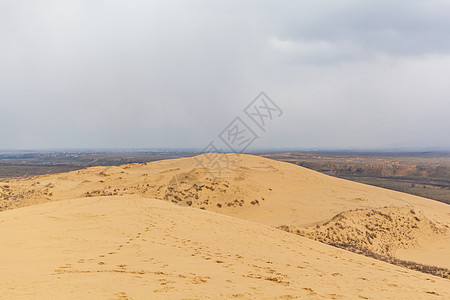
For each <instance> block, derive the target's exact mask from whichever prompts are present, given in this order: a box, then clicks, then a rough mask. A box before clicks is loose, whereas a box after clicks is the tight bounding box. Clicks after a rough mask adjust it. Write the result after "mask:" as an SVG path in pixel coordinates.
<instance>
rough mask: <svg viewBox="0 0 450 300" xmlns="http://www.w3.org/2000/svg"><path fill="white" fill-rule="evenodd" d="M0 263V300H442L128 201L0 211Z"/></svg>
mask: <svg viewBox="0 0 450 300" xmlns="http://www.w3.org/2000/svg"><path fill="white" fill-rule="evenodd" d="M0 255H1V263H2V267H1V268H0V282H1V284H0V295H1V298H2V299H5V298H6V299H9V298H24V299H29V298H46V299H49V298H54V299H57V298H78V299H79V298H99V297H101V298H110V299H114V298H116V299H117V298H123V299H126V298H129V299H132V298H139V299H142V298H158V299H163V298H179V299H193V298H213V299H218V298H233V297H235V298H255V297H257V298H270V299H274V298H282V299H292V298H296V297H306V296H313V297H314V298H332V299H339V298H343V297H346V298H352V299H358V298H359V299H386V298H398V297H400V298H403V299H422V298H427V299H449V298H450V282H449V281H448V280H446V279H442V278H438V277H434V276H431V275H426V274H423V273H419V272H416V271H411V270H408V269H404V268H400V267H396V266H393V265H390V264H387V263H383V262H380V261H376V260H373V259H370V258H367V257H364V256H360V255H357V254H354V253H350V252H347V251H343V250H340V249H337V248H333V247H331V246H328V245H324V244H321V243H318V242H315V241H313V240H310V239H307V238H303V237H300V236H297V235H294V234H290V233H286V232H283V231H280V230H277V229H274V228H271V227H268V226H266V225H262V224H256V223H253V222H248V221H245V220H240V219H237V218H233V217H227V216H224V215H220V214H216V213H212V212H207V211H201V210H197V209H192V208H188V207H180V206H177V205H174V204H172V203H170V202H165V201H159V200H151V199H143V198H136V197H118V196H115V197H90V198H82V199H71V200H63V201H58V202H52V203H47V204H42V205H36V206H30V207H26V208H20V209H16V210H10V211H5V212H2V213H0Z"/></svg>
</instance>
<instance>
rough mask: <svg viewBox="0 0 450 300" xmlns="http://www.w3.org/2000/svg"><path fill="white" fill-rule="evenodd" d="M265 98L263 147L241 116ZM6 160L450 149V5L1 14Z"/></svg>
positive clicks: (227, 5)
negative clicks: (36, 154)
mask: <svg viewBox="0 0 450 300" xmlns="http://www.w3.org/2000/svg"><path fill="white" fill-rule="evenodd" d="M260 91H264V92H265V93H266V94H267V95H268V96H269V97H270V98H271V99H272V100H273V101H274V102H275V103H276V104H277V105H278V106H279V107H280V108H281V109H282V110H283V115H282V116H281V117H279V118H274V119H273V120H272V121H270V122H268V124H267V130H266V131H265V132H263V131H261V130H259V131H258V128H253V127H252V126H253V125H255V124H253V123H251V121H250V120H248V119H246V118H245V117H246V115H245V114H244V113H243V109H244V108H245V107H246V106H247V105H248V104H249V103H250V102H251V101H252V100H253V99H254V98H255V97H256V96H257V95H258V94H259V92H260ZM0 113H1V118H0V128H1V139H0V149H36V148H41V149H48V148H174V147H182V148H203V147H204V146H206V145H207V144H208V143H209V142H210V141H211V140H215V139H217V136H218V134H220V133H221V132H222V131H223V130H224V128H226V127H227V125H228V124H229V123H230V122H231V121H232V120H233V119H234V118H235V117H241V120H242V121H243V122H245V123H247V124H248V126H249V127H252V128H253V129H254V131H255V133H256V134H257V135H258V137H259V138H258V139H257V140H256V141H255V142H254V143H253V144H252V148H249V149H261V148H283V147H288V148H299V149H450V1H435V0H427V1H414V0H407V1H400V0H398V1H383V0H376V1H360V0H355V1H346V0H344V1H321V0H314V1H229V0H228V1H171V0H169V1H167V0H164V1H139V0H134V1H125V0H122V1H114V0H108V1H100V0H99V1H58V0H54V1H44V0H41V1H21V0H2V1H0Z"/></svg>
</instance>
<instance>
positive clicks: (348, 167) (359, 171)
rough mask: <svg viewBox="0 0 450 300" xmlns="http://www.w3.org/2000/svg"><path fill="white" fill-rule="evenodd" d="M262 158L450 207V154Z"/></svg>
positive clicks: (292, 154) (278, 155) (302, 154)
mask: <svg viewBox="0 0 450 300" xmlns="http://www.w3.org/2000/svg"><path fill="white" fill-rule="evenodd" d="M262 156H264V157H268V158H272V159H276V160H281V161H285V162H290V163H293V164H296V165H299V166H303V167H306V168H309V169H313V170H316V171H319V172H321V173H325V174H327V175H331V176H336V177H340V178H345V179H348V180H353V181H357V182H361V183H365V184H370V185H374V186H378V187H382V188H386V189H391V190H395V191H400V192H404V193H409V194H413V195H417V196H421V197H425V198H429V199H433V200H437V201H441V202H444V203H448V204H450V153H437V152H436V153H435V152H424V153H382V154H380V153H325V152H315V153H312V152H306V153H305V152H290V153H266V154H263V155H262Z"/></svg>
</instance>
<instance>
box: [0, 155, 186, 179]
mask: <svg viewBox="0 0 450 300" xmlns="http://www.w3.org/2000/svg"><path fill="white" fill-rule="evenodd" d="M192 155H193V154H192V153H187V152H171V153H168V152H150V151H139V152H129V151H126V152H106V151H104V152H30V153H25V152H10V153H1V152H0V179H2V178H3V179H6V178H14V177H27V176H36V175H44V174H54V173H63V172H69V171H75V170H79V169H83V168H87V167H92V166H117V165H123V164H128V163H143V162H149V161H156V160H162V159H170V158H179V157H184V156H192Z"/></svg>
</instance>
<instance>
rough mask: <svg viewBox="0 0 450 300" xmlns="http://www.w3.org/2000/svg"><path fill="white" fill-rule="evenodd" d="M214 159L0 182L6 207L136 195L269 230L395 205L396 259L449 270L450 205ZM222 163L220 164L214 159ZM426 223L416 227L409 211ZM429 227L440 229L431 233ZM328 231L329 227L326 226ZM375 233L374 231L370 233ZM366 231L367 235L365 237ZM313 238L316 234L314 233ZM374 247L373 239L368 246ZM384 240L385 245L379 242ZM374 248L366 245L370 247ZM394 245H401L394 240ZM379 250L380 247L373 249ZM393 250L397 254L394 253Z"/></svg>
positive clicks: (351, 226)
mask: <svg viewBox="0 0 450 300" xmlns="http://www.w3.org/2000/svg"><path fill="white" fill-rule="evenodd" d="M210 158H211V157H209V156H208V155H202V156H198V157H193V158H182V159H174V160H165V161H158V162H152V163H147V164H131V165H124V166H119V167H94V168H88V169H84V170H81V171H75V172H70V173H65V174H55V175H48V176H40V177H35V178H29V179H19V180H10V181H7V182H3V183H0V210H2V209H3V210H4V209H11V208H16V207H21V206H27V205H32V204H37V203H44V202H48V201H54V200H60V199H70V198H77V197H90V196H104V195H134V196H139V197H148V198H157V199H164V200H167V201H170V202H174V203H178V204H180V205H182V206H183V205H184V206H192V207H198V208H203V209H206V210H210V211H215V212H220V213H223V214H226V215H230V216H234V217H238V218H241V219H246V220H250V221H254V222H258V223H262V224H266V225H271V226H280V225H287V226H292V227H294V228H305V227H311V228H313V230H314V228H315V225H323V224H325V223H327V222H328V221H330V220H331V219H332V218H333V217H335V216H336V215H338V214H341V213H346V212H350V211H352V210H355V209H366V210H371V209H377V210H380V209H385V207H388V209H390V210H391V211H392V210H394V212H392V213H393V214H394V215H395V216H396V217H398V218H399V221H398V222H392V223H391V224H385V226H388V227H390V229H391V232H390V233H388V235H389V234H391V235H392V236H391V237H389V236H384V237H383V240H392V238H398V237H405V236H406V239H411V240H414V242H413V243H409V244H408V245H403V246H405V247H394V248H395V250H396V251H391V252H390V253H389V254H390V255H394V256H396V257H398V258H401V259H408V260H414V261H416V262H419V263H423V264H434V265H438V266H442V267H449V262H450V251H449V249H450V233H449V226H450V206H449V205H446V204H443V203H439V202H436V201H431V200H428V199H424V198H421V197H416V196H412V195H408V194H403V193H399V192H395V191H390V190H385V189H381V188H377V187H373V186H368V185H363V184H359V183H355V182H351V181H347V180H342V179H338V178H334V177H331V176H326V175H324V174H321V173H318V172H315V171H312V170H309V169H306V168H302V167H299V166H296V165H292V164H288V163H283V162H278V161H274V160H270V159H265V158H261V157H257V156H251V155H239V154H229V155H220V156H218V157H217V159H219V160H220V162H221V165H222V166H225V165H228V168H227V169H225V170H223V169H221V168H220V167H219V164H215V163H210V162H209V161H208V159H210ZM214 161H217V160H214ZM411 209H413V210H414V211H416V212H417V213H418V214H421V215H423V219H424V220H426V222H421V223H418V224H415V225H417V226H418V230H413V231H411V230H410V227H411V224H410V223H408V222H407V221H408V220H410V219H411V216H410V215H409V211H410V210H411ZM351 216H352V222H350V223H347V224H346V225H348V226H347V229H346V230H345V231H344V232H343V231H342V230H341V231H339V232H335V231H333V230H331V231H329V233H330V234H335V236H332V237H331V240H333V239H339V238H340V237H339V236H340V235H344V236H349V235H351V234H352V232H354V231H357V230H359V228H361V227H362V228H365V227H367V226H370V227H373V226H374V225H376V223H375V224H371V222H372V220H370V219H368V218H367V217H365V215H364V214H360V215H358V214H351ZM427 222H431V224H432V226H435V227H436V228H438V229H439V230H438V231H436V232H433V231H429V230H428V231H427V230H426V228H427V226H428V225H427V224H428V223H427ZM322 228H323V227H322ZM367 233H368V234H372V233H371V232H370V230H367ZM364 234H366V233H364ZM408 234H409V235H408ZM310 236H311V237H314V236H316V235H314V234H312V235H310ZM367 242H369V241H367ZM377 243H378V242H377ZM366 244H367V243H366ZM391 245H393V246H395V243H391ZM372 248H373V249H371V250H372V251H373V250H374V249H375V248H377V249H378V248H380V247H378V246H376V247H372ZM394 248H392V247H391V248H390V249H394ZM375 250H376V249H375Z"/></svg>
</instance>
